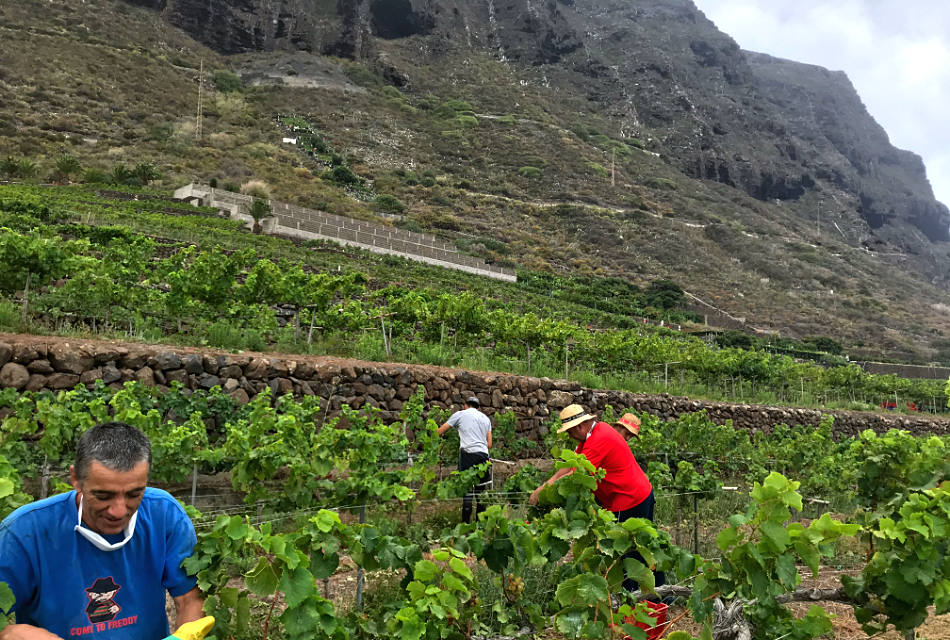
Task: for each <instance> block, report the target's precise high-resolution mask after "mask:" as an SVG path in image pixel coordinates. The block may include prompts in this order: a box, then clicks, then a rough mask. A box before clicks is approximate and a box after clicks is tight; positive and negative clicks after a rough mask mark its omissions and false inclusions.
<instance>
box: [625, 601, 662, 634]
mask: <svg viewBox="0 0 950 640" xmlns="http://www.w3.org/2000/svg"><path fill="white" fill-rule="evenodd" d="M643 604H645V605H646V606H647V609H649V612H648V613H649V614H650V616H651V617H652V618H653V626H652V627H650V626H648V625H647V624H646V623H644V622H639V621H638V620H637V619H636V617H635V616H627V617H626V618H624V620H623V621H624V622H626V623H627V624H632V625H636V626H638V627H640V628H641V629H643V630H644V631H646V632H647V640H659V638H660V636H662V635H663V633H664V632H665V631H666V610H667V606H666V605H665V604H663V603H662V602H650V601H649V600H644V601H643ZM623 640H631V638H630V636H625V637H624V639H623Z"/></svg>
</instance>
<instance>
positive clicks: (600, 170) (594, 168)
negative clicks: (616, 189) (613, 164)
mask: <svg viewBox="0 0 950 640" xmlns="http://www.w3.org/2000/svg"><path fill="white" fill-rule="evenodd" d="M584 164H585V165H586V166H587V169H588V170H589V171H590V172H591V173H593V174H594V175H596V176H599V177H601V178H606V177H607V176H609V175H610V172H609V171H607V168H606V167H604V165H602V164H599V163H597V162H590V161H588V162H586V163H584Z"/></svg>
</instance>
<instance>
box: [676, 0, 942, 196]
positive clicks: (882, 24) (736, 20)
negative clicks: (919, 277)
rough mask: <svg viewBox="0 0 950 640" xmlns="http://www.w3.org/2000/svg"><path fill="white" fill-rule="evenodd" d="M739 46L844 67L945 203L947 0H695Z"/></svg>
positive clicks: (875, 116)
mask: <svg viewBox="0 0 950 640" xmlns="http://www.w3.org/2000/svg"><path fill="white" fill-rule="evenodd" d="M694 1H695V3H696V5H697V6H698V7H699V8H700V10H702V11H703V12H704V13H705V14H706V16H707V17H708V18H709V19H710V20H712V21H713V22H715V23H716V26H718V27H719V29H720V30H722V31H724V32H725V33H727V34H729V35H730V36H732V37H733V38H734V39H735V40H736V41H737V42H738V43H739V46H741V47H742V48H743V49H748V50H751V51H760V52H763V53H769V54H771V55H775V56H778V57H782V58H788V59H790V60H797V61H799V62H806V63H809V64H816V65H820V66H822V67H826V68H829V69H832V70H836V71H837V70H841V71H844V72H845V73H847V74H848V77H849V78H850V79H851V82H852V83H853V84H854V86H855V88H856V89H857V91H858V94H860V96H861V99H862V101H863V102H864V104H865V105H866V106H867V108H868V111H869V112H870V113H871V115H872V116H874V118H875V119H876V120H877V121H878V122H879V123H880V124H881V126H883V127H884V129H885V130H886V131H887V133H888V135H889V136H890V138H891V142H892V143H893V144H894V145H895V146H897V147H900V148H902V149H908V150H910V151H913V152H915V153H918V154H920V155H921V156H923V158H924V163H925V164H926V166H927V175H928V177H929V178H930V182H931V184H932V185H933V188H934V192H935V194H936V196H937V198H938V199H940V200H941V201H943V202H945V203H948V204H950V125H948V124H947V118H946V115H945V113H946V108H947V106H948V105H950V5H948V4H947V3H946V0H905V1H904V2H900V3H896V2H889V1H887V0H838V1H837V2H834V3H830V2H828V0H796V1H795V2H775V0H694Z"/></svg>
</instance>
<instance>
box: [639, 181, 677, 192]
mask: <svg viewBox="0 0 950 640" xmlns="http://www.w3.org/2000/svg"><path fill="white" fill-rule="evenodd" d="M644 184H646V186H648V187H653V188H654V189H666V190H667V191H676V188H677V187H676V183H675V182H673V181H672V180H670V179H669V178H649V179H648V180H647V181H646V182H645V183H644Z"/></svg>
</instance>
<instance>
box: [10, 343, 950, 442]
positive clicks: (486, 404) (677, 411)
mask: <svg viewBox="0 0 950 640" xmlns="http://www.w3.org/2000/svg"><path fill="white" fill-rule="evenodd" d="M49 341H50V343H49V346H47V345H41V346H37V345H36V344H35V342H34V343H32V344H23V343H19V342H17V337H16V336H2V337H0V354H3V353H20V354H24V357H23V362H7V363H6V364H4V365H3V367H2V368H0V388H3V387H9V388H13V389H17V390H28V391H40V390H44V389H45V390H49V391H59V390H63V389H68V388H72V387H74V386H75V385H77V384H86V385H92V384H95V383H96V381H97V380H101V381H102V382H104V383H106V384H108V385H109V386H111V387H113V388H116V389H118V388H120V387H121V385H122V383H124V382H127V381H132V380H136V381H139V382H141V383H143V384H146V385H149V386H157V387H158V388H160V389H167V388H169V387H168V385H170V384H171V383H172V382H173V381H174V382H178V383H180V384H182V385H183V386H184V387H185V389H188V390H192V391H194V390H208V389H211V388H212V387H220V388H221V389H222V390H223V391H224V393H226V394H228V395H229V396H230V397H231V398H232V399H233V400H234V401H235V402H237V403H239V404H246V403H247V402H249V401H250V399H251V398H253V397H254V396H255V395H257V394H258V393H260V392H261V391H264V390H265V389H270V390H271V391H272V393H273V394H274V396H278V395H284V394H288V393H290V394H294V395H295V396H297V397H304V396H318V397H320V398H321V400H322V402H323V403H325V404H324V406H327V408H328V415H330V416H334V415H336V414H338V413H339V411H340V409H341V407H342V406H343V405H348V406H350V407H352V408H354V409H360V408H363V407H373V408H376V409H378V410H379V411H380V413H381V416H382V418H383V419H384V420H396V419H397V417H398V415H399V411H400V410H401V409H402V407H403V404H404V403H405V401H406V400H408V399H409V398H410V397H411V396H412V394H413V393H414V392H415V391H416V389H417V388H418V387H419V386H420V385H421V386H422V387H423V388H424V389H425V400H426V404H427V406H429V407H432V408H434V407H438V408H440V409H446V410H453V409H458V408H461V407H462V404H463V402H464V400H465V399H466V398H467V397H469V396H473V395H474V396H477V397H478V399H479V400H480V402H481V403H482V406H483V408H484V410H485V411H486V413H488V414H489V415H493V414H495V413H499V412H502V413H503V412H507V411H511V412H512V413H514V415H515V416H516V418H517V427H516V430H517V432H518V434H519V435H521V436H523V437H526V438H531V439H534V440H540V439H541V438H542V437H543V436H544V435H545V434H546V433H547V431H548V425H549V424H551V421H552V419H553V417H554V416H556V415H557V413H558V412H559V411H560V410H561V409H563V408H564V407H566V406H567V405H569V404H573V403H579V404H582V405H584V406H585V407H587V408H589V409H591V410H593V411H602V410H603V409H604V408H605V407H607V406H608V405H610V406H611V407H613V408H614V409H616V410H623V409H627V408H630V409H634V410H636V411H640V412H645V413H649V414H652V415H655V416H658V417H660V418H662V419H665V420H669V419H674V418H677V417H678V416H681V415H683V414H687V413H694V412H697V411H706V413H707V415H708V416H709V418H710V419H711V420H713V421H714V422H716V423H717V424H724V423H726V422H727V421H731V422H732V424H733V425H734V426H735V427H736V428H739V429H747V430H750V431H753V432H760V431H761V432H765V433H768V432H769V431H770V430H771V429H773V428H774V427H775V426H776V425H779V424H787V425H806V426H817V425H818V424H819V422H820V421H821V419H822V416H824V415H826V414H830V415H832V416H834V430H833V433H834V434H835V436H838V437H844V436H852V435H855V434H857V433H860V432H861V431H864V430H865V429H873V430H875V431H877V432H879V433H883V432H885V431H887V430H888V429H891V428H900V429H906V430H908V431H911V432H913V433H918V434H920V433H938V434H950V420H946V419H936V418H929V417H924V416H920V417H916V416H904V415H879V414H873V413H859V412H847V411H830V412H829V411H819V410H813V409H796V408H789V407H769V406H754V405H743V404H729V403H719V402H703V401H698V400H690V399H688V398H680V397H675V396H669V395H644V394H635V393H629V392H622V391H606V390H599V389H587V388H584V387H581V386H580V385H579V384H578V383H576V382H571V381H567V380H551V379H549V378H533V377H527V376H513V375H507V374H497V373H477V372H470V371H462V370H458V369H447V368H443V367H432V366H422V365H401V364H384V363H372V362H362V361H357V360H338V359H333V358H307V359H303V358H299V359H298V358H294V357H293V356H288V357H276V356H274V357H270V356H251V355H234V354H223V353H208V352H194V351H190V350H186V349H180V350H179V349H168V348H166V347H144V346H140V345H116V344H113V343H98V342H81V343H77V342H73V341H65V340H58V339H54V338H50V339H49ZM54 352H55V353H57V354H59V355H58V356H57V358H56V359H55V360H53V361H47V360H46V359H45V354H46V353H54ZM68 354H75V358H72V357H69V355H68ZM37 362H41V363H47V364H42V365H40V366H39V367H37V366H34V365H35V363H37ZM51 362H54V363H58V365H55V364H54V365H53V367H52V371H49V370H48V369H47V366H48V363H51ZM73 362H84V363H86V364H87V366H88V367H89V368H88V369H86V370H85V371H82V372H81V373H79V374H76V373H74V371H75V367H72V366H71V364H72V363H73ZM35 370H43V371H48V372H47V373H33V374H31V373H30V371H35Z"/></svg>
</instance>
